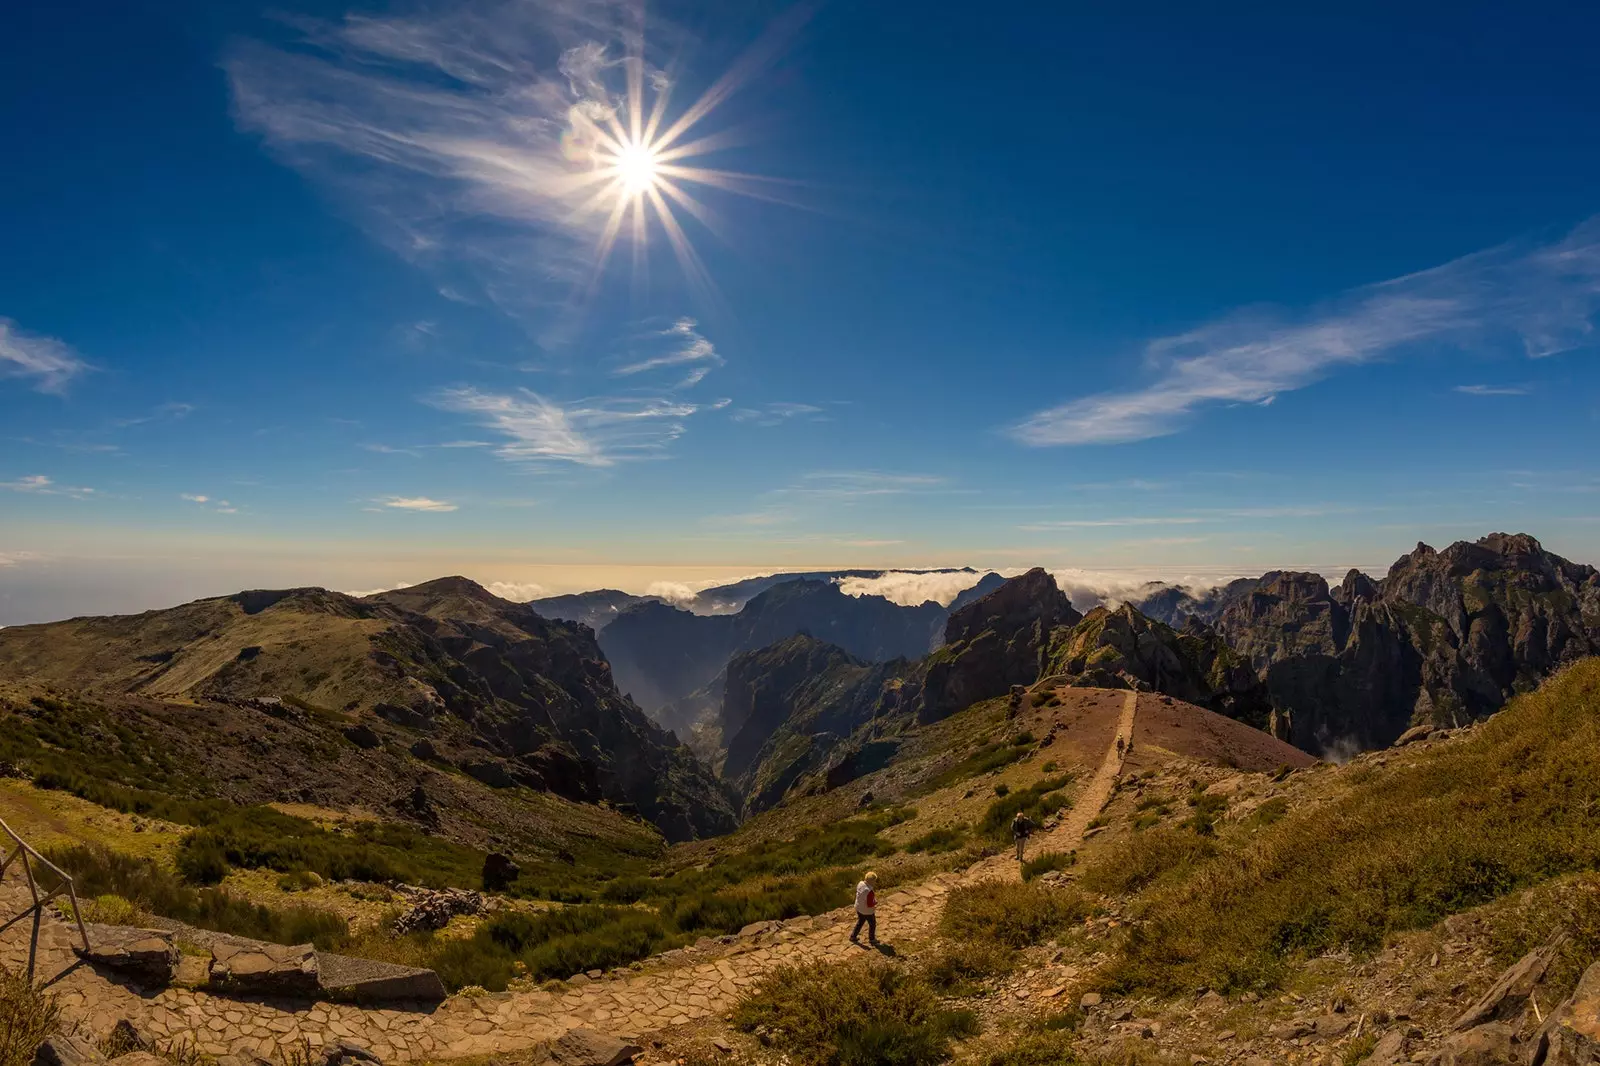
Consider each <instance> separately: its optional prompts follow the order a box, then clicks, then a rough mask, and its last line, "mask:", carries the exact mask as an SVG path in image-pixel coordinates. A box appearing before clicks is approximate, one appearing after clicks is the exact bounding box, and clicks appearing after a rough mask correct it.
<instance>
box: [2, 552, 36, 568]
mask: <svg viewBox="0 0 1600 1066" xmlns="http://www.w3.org/2000/svg"><path fill="white" fill-rule="evenodd" d="M43 558H44V556H42V555H40V554H39V553H38V552H23V551H15V552H0V566H20V565H21V564H23V563H32V562H37V561H39V560H40V559H43Z"/></svg>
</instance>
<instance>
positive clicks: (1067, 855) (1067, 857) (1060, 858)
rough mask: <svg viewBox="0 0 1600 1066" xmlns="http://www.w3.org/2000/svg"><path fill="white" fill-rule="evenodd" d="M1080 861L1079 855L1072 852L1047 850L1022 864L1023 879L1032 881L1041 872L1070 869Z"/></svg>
mask: <svg viewBox="0 0 1600 1066" xmlns="http://www.w3.org/2000/svg"><path fill="white" fill-rule="evenodd" d="M1077 861H1078V857H1077V856H1076V855H1074V854H1072V853H1071V852H1061V851H1047V852H1044V853H1043V854H1041V855H1035V856H1034V857H1033V858H1031V859H1029V860H1028V861H1027V862H1025V863H1023V864H1022V879H1023V880H1024V881H1032V880H1033V879H1034V878H1035V877H1038V876H1039V875H1040V874H1047V873H1049V872H1051V871H1052V870H1066V869H1070V868H1071V867H1072V866H1073V865H1074V864H1076V863H1077Z"/></svg>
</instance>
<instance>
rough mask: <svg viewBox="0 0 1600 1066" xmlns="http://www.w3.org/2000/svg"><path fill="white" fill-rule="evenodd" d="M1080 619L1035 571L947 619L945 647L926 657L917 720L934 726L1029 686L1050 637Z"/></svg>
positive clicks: (1044, 656)
mask: <svg viewBox="0 0 1600 1066" xmlns="http://www.w3.org/2000/svg"><path fill="white" fill-rule="evenodd" d="M1082 618H1083V616H1082V615H1080V614H1079V613H1078V612H1077V611H1075V610H1073V607H1072V603H1071V602H1070V601H1069V600H1068V599H1067V597H1066V596H1065V595H1064V594H1063V593H1062V591H1061V589H1060V588H1058V587H1057V586H1056V579H1055V578H1054V577H1052V576H1051V575H1050V573H1049V572H1048V571H1046V570H1043V569H1039V568H1037V567H1036V568H1035V569H1033V570H1029V571H1028V572H1027V573H1026V574H1023V575H1022V576H1021V577H1014V578H1012V579H1011V580H1009V581H1007V582H1005V583H1004V584H1003V585H1001V586H1000V587H999V588H997V589H995V591H993V592H991V593H989V594H988V595H987V596H984V597H981V598H980V599H977V600H975V601H973V602H972V603H970V604H968V605H966V606H965V607H962V608H961V609H960V610H958V611H955V612H953V613H951V615H950V620H949V621H948V622H946V623H945V629H944V646H943V647H942V648H940V649H939V650H938V651H937V652H935V653H934V654H933V655H932V656H930V657H929V658H928V659H927V661H926V665H925V669H924V672H923V678H922V684H921V691H920V694H919V695H918V697H917V700H918V717H919V718H920V719H921V720H922V721H924V722H933V721H938V720H939V719H940V718H944V717H947V716H948V715H951V714H954V713H955V712H956V711H959V710H961V709H962V708H964V707H968V706H970V705H972V704H974V703H977V702H978V701H979V700H986V699H992V698H993V697H995V696H1003V695H1005V693H1006V692H1007V690H1009V689H1010V687H1011V686H1012V685H1028V684H1032V683H1033V682H1034V681H1036V680H1037V679H1038V678H1039V675H1040V672H1041V671H1042V670H1043V669H1044V667H1045V664H1046V662H1047V661H1048V657H1049V645H1050V635H1051V633H1052V632H1053V631H1054V630H1055V629H1056V628H1057V627H1059V626H1063V625H1065V626H1072V625H1076V624H1077V623H1078V622H1079V621H1081V620H1082Z"/></svg>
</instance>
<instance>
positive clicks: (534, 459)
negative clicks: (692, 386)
mask: <svg viewBox="0 0 1600 1066" xmlns="http://www.w3.org/2000/svg"><path fill="white" fill-rule="evenodd" d="M429 402H431V403H432V404H433V405H434V406H435V407H438V408H439V409H441V410H444V411H450V412H453V413H456V414H464V415H470V416H472V417H474V418H475V419H476V420H477V421H478V424H479V426H480V427H481V428H483V429H487V430H490V431H492V432H495V433H498V434H500V435H501V436H502V437H504V438H506V440H505V442H504V443H502V444H500V445H499V446H498V447H496V448H495V454H496V455H498V456H499V457H500V458H502V459H506V460H508V461H511V462H517V463H534V464H538V463H551V462H558V463H573V464H576V465H578V466H589V467H609V466H615V465H616V464H617V463H619V462H624V461H627V460H631V459H642V458H652V457H658V456H659V455H661V454H662V452H663V451H664V449H665V448H666V447H667V445H668V444H670V443H672V441H674V440H676V439H677V438H678V437H680V436H682V435H683V431H684V419H686V418H688V417H689V416H691V415H693V414H694V413H695V412H696V411H698V410H699V409H700V408H699V406H698V405H697V404H692V403H685V402H681V401H677V400H670V399H663V398H661V397H632V396H610V397H595V398H590V399H585V400H577V401H574V402H571V403H565V404H563V403H558V402H556V401H554V400H551V399H548V398H546V397H544V396H541V395H540V394H538V393H536V392H533V391H532V390H530V389H518V390H516V391H515V392H511V393H495V392H486V391H483V390H480V389H476V388H470V387H467V388H455V389H446V390H444V391H443V392H440V393H438V394H436V395H435V396H433V397H432V398H431V399H430V401H429Z"/></svg>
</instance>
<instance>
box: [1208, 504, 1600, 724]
mask: <svg viewBox="0 0 1600 1066" xmlns="http://www.w3.org/2000/svg"><path fill="white" fill-rule="evenodd" d="M1216 624H1217V629H1218V631H1219V632H1220V633H1221V634H1222V636H1223V637H1224V639H1226V640H1227V641H1228V643H1229V644H1230V645H1231V646H1232V647H1233V648H1234V649H1235V650H1236V651H1238V653H1239V654H1240V655H1242V656H1244V657H1245V658H1246V659H1248V660H1249V661H1250V663H1251V665H1252V666H1253V667H1254V668H1255V669H1256V670H1257V672H1258V673H1259V674H1260V676H1261V677H1262V679H1263V680H1264V681H1265V683H1266V685H1267V687H1268V690H1269V692H1270V696H1271V700H1272V703H1273V706H1274V707H1275V708H1276V709H1277V710H1278V712H1279V721H1278V725H1277V730H1278V732H1279V735H1281V736H1284V737H1286V738H1287V739H1289V740H1291V741H1292V742H1293V743H1295V744H1297V745H1299V746H1302V747H1310V748H1312V749H1313V750H1316V749H1318V748H1325V747H1330V746H1333V745H1342V746H1345V747H1350V748H1356V749H1364V748H1373V747H1382V746H1384V745H1385V744H1387V743H1389V742H1390V741H1392V740H1393V739H1394V738H1395V737H1396V736H1398V735H1399V734H1400V733H1401V732H1403V731H1404V730H1405V729H1406V728H1407V727H1409V726H1410V725H1412V724H1415V723H1419V722H1426V723H1432V724H1437V725H1446V726H1448V725H1460V724H1463V723H1465V722H1468V721H1471V720H1473V719H1476V718H1480V717H1482V716H1484V715H1486V714H1489V713H1491V712H1493V711H1495V710H1497V709H1498V708H1499V707H1501V706H1502V705H1503V704H1504V703H1505V701H1506V700H1507V699H1509V698H1510V697H1511V696H1512V695H1513V694H1515V693H1516V692H1519V691H1527V690H1528V689H1530V688H1531V687H1533V686H1534V685H1536V684H1537V683H1538V681H1539V680H1540V679H1541V678H1543V677H1545V676H1547V675H1548V674H1549V673H1551V672H1552V671H1553V670H1555V669H1557V668H1559V667H1560V666H1561V665H1563V664H1565V663H1569V662H1573V661H1576V660H1577V659H1579V658H1581V657H1583V656H1585V655H1592V654H1594V653H1595V652H1596V651H1600V575H1597V573H1596V571H1595V570H1594V568H1593V567H1588V566H1581V565H1578V564H1575V563H1571V562H1568V561H1567V560H1565V559H1562V558H1561V557H1560V556H1557V555H1554V554H1552V553H1550V552H1547V551H1545V550H1544V548H1543V547H1541V546H1540V544H1539V542H1538V541H1536V540H1535V539H1534V538H1532V537H1530V536H1527V535H1526V534H1515V535H1509V534H1500V533H1496V534H1491V535H1490V536H1487V537H1484V538H1482V539H1481V540H1479V541H1477V542H1475V543H1471V542H1466V541H1461V542H1457V543H1455V544H1452V545H1451V546H1450V547H1448V548H1446V549H1445V550H1444V551H1442V552H1436V551H1434V550H1433V549H1432V548H1430V547H1428V546H1427V545H1425V544H1419V545H1418V546H1417V548H1416V550H1415V551H1413V552H1411V553H1410V554H1408V555H1405V556H1403V557H1401V558H1400V559H1399V560H1398V561H1397V562H1396V563H1395V564H1394V566H1393V567H1391V568H1390V570H1389V573H1388V575H1387V576H1386V577H1385V578H1384V579H1383V580H1382V581H1380V582H1374V581H1373V580H1371V579H1370V578H1368V577H1367V576H1366V575H1364V574H1361V573H1359V572H1357V571H1351V572H1350V574H1348V575H1347V576H1346V578H1345V580H1344V582H1343V583H1342V584H1341V585H1340V587H1339V588H1338V589H1336V590H1335V589H1330V588H1329V587H1328V584H1327V582H1326V581H1325V580H1324V579H1323V578H1322V577H1321V576H1319V575H1316V574H1301V573H1271V574H1267V575H1265V576H1264V577H1263V578H1262V579H1261V580H1260V582H1259V584H1258V585H1257V586H1256V587H1255V588H1253V589H1252V590H1250V592H1249V593H1248V594H1246V595H1244V596H1241V597H1238V598H1236V599H1234V600H1233V601H1232V602H1231V603H1229V604H1228V605H1227V606H1226V607H1225V608H1224V610H1223V611H1222V613H1221V614H1220V615H1219V616H1218V618H1217V623H1216Z"/></svg>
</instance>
